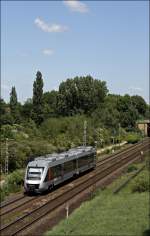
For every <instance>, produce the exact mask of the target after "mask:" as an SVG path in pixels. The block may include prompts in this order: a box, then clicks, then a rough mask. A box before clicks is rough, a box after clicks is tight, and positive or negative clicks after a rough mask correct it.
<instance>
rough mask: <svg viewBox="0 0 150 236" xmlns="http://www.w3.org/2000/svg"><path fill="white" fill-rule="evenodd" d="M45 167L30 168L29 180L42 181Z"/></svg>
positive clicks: (28, 172)
mask: <svg viewBox="0 0 150 236" xmlns="http://www.w3.org/2000/svg"><path fill="white" fill-rule="evenodd" d="M43 170H44V167H28V171H27V179H29V180H40V179H41V176H42V173H43Z"/></svg>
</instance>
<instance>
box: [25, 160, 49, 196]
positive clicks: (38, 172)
mask: <svg viewBox="0 0 150 236" xmlns="http://www.w3.org/2000/svg"><path fill="white" fill-rule="evenodd" d="M41 164H42V163H38V164H37V162H35V161H33V162H29V164H28V166H27V169H26V174H25V181H24V189H25V193H30V192H36V193H40V192H43V191H45V190H47V186H46V184H44V178H45V173H46V167H45V166H43V165H41Z"/></svg>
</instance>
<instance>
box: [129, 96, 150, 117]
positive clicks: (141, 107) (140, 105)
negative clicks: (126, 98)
mask: <svg viewBox="0 0 150 236" xmlns="http://www.w3.org/2000/svg"><path fill="white" fill-rule="evenodd" d="M131 101H132V104H133V106H134V107H135V108H136V109H137V110H138V112H139V114H140V115H142V116H145V113H146V109H147V105H146V102H145V100H144V99H143V98H142V97H141V96H139V95H135V96H132V97H131Z"/></svg>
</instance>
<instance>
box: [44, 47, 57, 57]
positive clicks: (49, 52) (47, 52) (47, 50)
mask: <svg viewBox="0 0 150 236" xmlns="http://www.w3.org/2000/svg"><path fill="white" fill-rule="evenodd" d="M43 54H44V55H47V56H51V55H53V54H54V51H53V50H52V49H48V48H47V49H44V50H43Z"/></svg>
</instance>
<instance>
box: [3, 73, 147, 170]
mask: <svg viewBox="0 0 150 236" xmlns="http://www.w3.org/2000/svg"><path fill="white" fill-rule="evenodd" d="M43 84H44V83H43V78H42V74H41V72H40V71H38V72H37V74H36V79H35V81H34V83H33V97H32V98H28V99H27V100H26V102H25V103H24V104H20V103H19V102H18V99H17V92H16V89H15V87H12V89H11V93H10V103H6V102H5V101H4V100H3V99H0V113H1V116H0V123H1V130H0V135H1V141H2V152H1V156H2V158H1V161H0V163H1V165H2V169H4V159H5V147H6V144H5V140H6V138H8V139H9V141H8V143H9V145H8V146H9V159H10V160H9V170H10V171H13V170H14V169H17V168H22V167H24V166H25V165H26V163H27V161H28V160H29V158H30V157H35V156H36V155H45V154H47V153H51V152H53V151H58V152H60V151H63V150H67V149H68V148H70V147H75V146H78V145H81V144H82V143H83V123H84V120H86V121H87V124H88V125H87V144H88V145H95V141H97V146H98V147H101V148H102V147H104V146H106V145H110V144H112V143H113V141H114V143H119V142H120V141H121V140H127V141H128V142H129V143H135V142H137V141H138V140H139V139H140V135H137V134H134V133H135V132H136V121H137V119H139V118H141V117H142V118H143V119H144V117H148V116H149V105H147V104H146V102H145V101H144V99H143V98H142V97H140V96H137V95H135V96H129V95H128V94H126V95H124V96H121V95H115V94H107V93H108V89H107V86H106V82H105V81H101V80H98V79H94V78H93V77H92V76H90V75H88V76H80V77H78V76H76V77H75V78H70V79H67V80H66V81H64V82H61V83H60V86H59V91H54V90H52V91H47V92H45V93H43ZM145 104H146V105H145Z"/></svg>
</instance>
